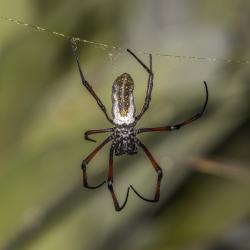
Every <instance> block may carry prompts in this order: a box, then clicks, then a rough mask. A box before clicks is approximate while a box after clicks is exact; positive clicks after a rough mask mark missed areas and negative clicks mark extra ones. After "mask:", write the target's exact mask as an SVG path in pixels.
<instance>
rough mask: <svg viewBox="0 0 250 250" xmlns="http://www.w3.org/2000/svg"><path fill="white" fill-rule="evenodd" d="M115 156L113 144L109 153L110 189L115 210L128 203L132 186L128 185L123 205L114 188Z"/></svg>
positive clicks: (119, 209)
mask: <svg viewBox="0 0 250 250" xmlns="http://www.w3.org/2000/svg"><path fill="white" fill-rule="evenodd" d="M113 157H114V147H113V146H111V149H110V153H109V173H108V189H109V191H110V193H111V196H112V199H113V203H114V206H115V210H116V211H121V210H122V209H123V208H124V207H125V206H126V204H127V201H128V196H129V190H130V188H129V187H128V189H127V194H126V198H125V201H124V202H123V204H122V205H120V204H119V202H118V200H117V197H116V194H115V191H114V188H113Z"/></svg>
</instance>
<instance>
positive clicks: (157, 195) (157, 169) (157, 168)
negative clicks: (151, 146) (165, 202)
mask: <svg viewBox="0 0 250 250" xmlns="http://www.w3.org/2000/svg"><path fill="white" fill-rule="evenodd" d="M137 144H138V145H139V146H140V147H141V148H142V149H143V151H144V152H145V153H146V155H147V157H148V158H149V160H150V161H151V163H152V166H153V168H154V170H155V172H156V173H157V183H156V189H155V195H154V198H153V199H148V198H145V197H143V196H142V195H141V194H139V193H138V192H137V191H136V190H135V188H134V187H133V186H132V185H130V187H131V188H132V189H133V191H134V192H135V194H136V195H137V196H139V197H140V198H141V199H142V200H144V201H148V202H157V201H159V199H160V187H161V179H162V176H163V174H162V169H161V168H160V166H159V165H158V163H157V162H156V160H155V159H154V157H153V156H152V154H151V153H150V152H149V150H148V149H147V148H146V146H145V145H144V144H143V143H142V142H141V141H139V140H138V139H137Z"/></svg>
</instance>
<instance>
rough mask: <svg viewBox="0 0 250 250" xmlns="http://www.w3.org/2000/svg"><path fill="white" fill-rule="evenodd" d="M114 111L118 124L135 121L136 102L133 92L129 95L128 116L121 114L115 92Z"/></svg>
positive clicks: (114, 120)
mask: <svg viewBox="0 0 250 250" xmlns="http://www.w3.org/2000/svg"><path fill="white" fill-rule="evenodd" d="M112 113H113V116H114V119H113V122H114V123H115V124H117V125H122V124H126V125H129V124H131V123H133V122H134V121H135V104H134V97H133V94H130V96H129V108H128V113H127V115H126V116H121V114H120V110H119V106H118V98H117V94H116V93H114V94H113V106H112Z"/></svg>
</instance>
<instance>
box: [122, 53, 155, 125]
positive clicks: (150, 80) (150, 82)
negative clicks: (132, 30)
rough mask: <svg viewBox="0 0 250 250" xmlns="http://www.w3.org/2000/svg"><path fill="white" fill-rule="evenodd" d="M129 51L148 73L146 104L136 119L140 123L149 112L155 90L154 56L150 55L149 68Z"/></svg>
mask: <svg viewBox="0 0 250 250" xmlns="http://www.w3.org/2000/svg"><path fill="white" fill-rule="evenodd" d="M127 51H128V52H129V53H130V54H131V55H132V56H133V57H134V58H135V59H136V60H137V61H138V62H139V63H140V64H141V65H142V67H143V68H144V69H145V70H146V71H147V72H148V85H147V92H146V98H145V102H144V104H143V107H142V110H141V112H140V113H139V114H138V115H137V116H136V117H135V120H136V121H139V120H140V119H141V117H142V116H143V114H144V113H145V112H146V111H147V109H148V107H149V103H150V101H151V93H152V89H153V78H154V74H153V71H152V55H151V54H150V55H149V67H148V66H147V65H145V64H144V63H143V62H142V61H141V59H139V58H138V57H137V56H136V55H135V54H134V53H133V52H132V51H131V50H130V49H127Z"/></svg>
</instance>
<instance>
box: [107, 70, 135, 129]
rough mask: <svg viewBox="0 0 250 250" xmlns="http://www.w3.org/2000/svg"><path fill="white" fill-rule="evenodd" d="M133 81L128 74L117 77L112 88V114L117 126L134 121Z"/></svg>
mask: <svg viewBox="0 0 250 250" xmlns="http://www.w3.org/2000/svg"><path fill="white" fill-rule="evenodd" d="M133 90H134V81H133V79H132V77H131V76H130V75H129V74H128V73H123V74H122V75H120V76H118V77H117V78H116V79H115V81H114V83H113V86H112V104H113V105H112V114H113V117H114V123H115V124H117V125H122V124H126V125H129V124H132V123H133V122H134V121H135V104H134V96H133Z"/></svg>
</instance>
